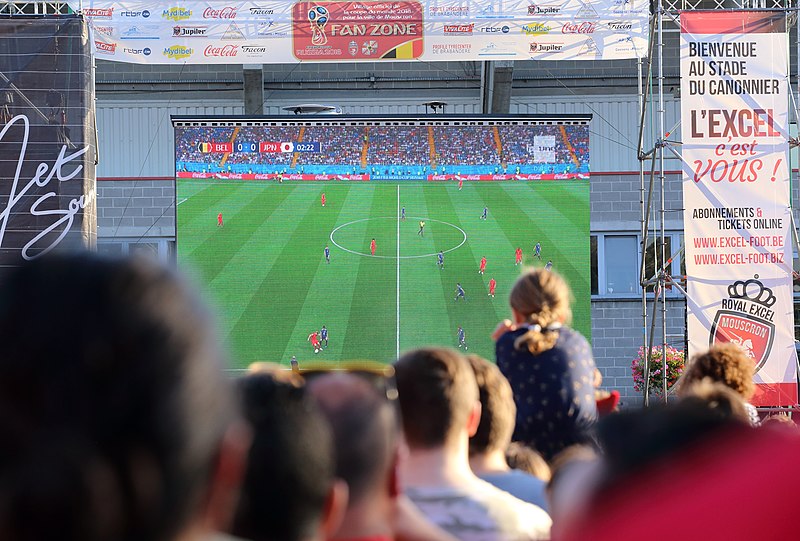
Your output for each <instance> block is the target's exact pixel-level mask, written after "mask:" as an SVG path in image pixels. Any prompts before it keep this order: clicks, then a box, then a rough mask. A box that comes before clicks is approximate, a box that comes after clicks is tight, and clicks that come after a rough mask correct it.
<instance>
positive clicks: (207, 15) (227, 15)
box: [203, 6, 236, 19]
mask: <svg viewBox="0 0 800 541" xmlns="http://www.w3.org/2000/svg"><path fill="white" fill-rule="evenodd" d="M203 18H204V19H235V18H236V8H234V7H231V6H226V7H224V8H222V9H211V8H206V9H205V11H203Z"/></svg>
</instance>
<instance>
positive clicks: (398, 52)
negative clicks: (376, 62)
mask: <svg viewBox="0 0 800 541" xmlns="http://www.w3.org/2000/svg"><path fill="white" fill-rule="evenodd" d="M420 56H422V38H417V39H413V40H411V41H407V42H405V43H401V44H400V45H398V46H397V47H395V48H394V49H391V50H389V51H387V52H386V54H384V55H383V56H381V58H382V59H384V58H385V59H392V58H396V59H398V60H408V59H412V58H419V57H420Z"/></svg>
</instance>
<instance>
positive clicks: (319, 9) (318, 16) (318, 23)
mask: <svg viewBox="0 0 800 541" xmlns="http://www.w3.org/2000/svg"><path fill="white" fill-rule="evenodd" d="M308 22H310V23H311V43H313V44H314V45H325V44H326V43H328V36H326V35H325V25H326V24H328V8H326V7H323V6H314V7H313V8H311V9H309V10H308Z"/></svg>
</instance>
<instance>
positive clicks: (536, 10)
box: [528, 3, 561, 15]
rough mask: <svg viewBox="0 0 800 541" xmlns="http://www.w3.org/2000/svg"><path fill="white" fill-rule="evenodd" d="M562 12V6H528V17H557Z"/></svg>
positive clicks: (532, 4)
mask: <svg viewBox="0 0 800 541" xmlns="http://www.w3.org/2000/svg"><path fill="white" fill-rule="evenodd" d="M560 12H561V6H551V5H547V4H542V5H540V4H534V3H531V4H529V5H528V15H557V14H558V13H560Z"/></svg>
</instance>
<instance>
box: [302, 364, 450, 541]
mask: <svg viewBox="0 0 800 541" xmlns="http://www.w3.org/2000/svg"><path fill="white" fill-rule="evenodd" d="M373 379H374V380H377V381H378V382H379V383H378V385H377V386H376V384H375V383H376V381H371V380H373ZM308 381H309V383H308V389H309V392H310V393H311V394H312V395H313V396H314V397H315V398H316V400H317V403H318V404H319V406H320V408H321V409H322V411H323V413H324V414H325V416H326V417H327V419H328V421H329V423H330V425H331V428H332V431H333V439H334V446H335V455H336V475H337V476H338V477H339V478H341V479H342V480H344V481H345V482H346V483H347V486H348V489H349V500H348V506H347V511H346V513H345V516H344V519H343V521H342V524H341V526H340V527H339V529H338V531H337V532H335V533H334V534H333V535H332V536H329V539H332V540H336V541H341V540H357V539H361V540H364V539H370V540H373V541H374V540H390V539H403V540H406V541H411V540H420V541H421V540H423V539H424V540H427V541H435V540H440V541H454V539H453V538H452V537H450V536H449V535H448V534H447V533H445V532H444V531H442V530H440V529H438V528H436V527H435V526H434V525H433V524H431V523H430V522H429V521H427V519H425V518H424V516H422V515H421V513H420V512H419V511H418V510H415V509H414V507H413V504H412V503H411V502H410V501H408V499H407V498H405V497H404V496H402V495H401V492H400V481H399V466H400V458H401V455H402V454H403V453H402V449H403V448H402V444H401V439H402V438H401V437H400V435H401V434H400V421H399V411H398V409H397V405H396V404H395V403H394V399H395V398H396V394H397V391H396V390H395V389H394V388H393V387H391V386H388V387H387V385H386V384H387V382H388V380H387V379H386V378H383V377H381V376H378V375H376V374H369V375H363V376H362V375H354V374H332V373H319V374H316V375H314V376H311V377H309V379H308Z"/></svg>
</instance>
